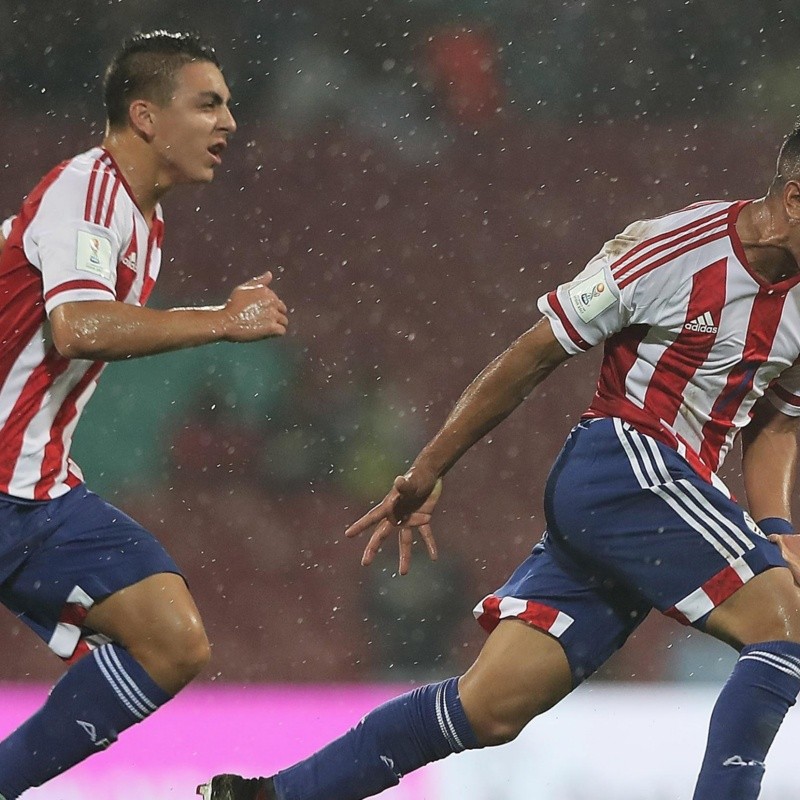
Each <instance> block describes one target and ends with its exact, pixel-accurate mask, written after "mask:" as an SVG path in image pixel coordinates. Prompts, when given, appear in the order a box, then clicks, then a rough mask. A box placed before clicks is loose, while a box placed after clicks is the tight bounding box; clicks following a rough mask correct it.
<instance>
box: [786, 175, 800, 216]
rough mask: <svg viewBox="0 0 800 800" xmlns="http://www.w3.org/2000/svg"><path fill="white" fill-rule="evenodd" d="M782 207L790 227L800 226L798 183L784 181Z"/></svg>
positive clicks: (799, 184) (799, 188) (799, 192)
mask: <svg viewBox="0 0 800 800" xmlns="http://www.w3.org/2000/svg"><path fill="white" fill-rule="evenodd" d="M783 207H784V209H786V216H787V217H788V218H789V222H790V223H791V224H792V225H798V224H800V181H786V183H785V184H784V187H783Z"/></svg>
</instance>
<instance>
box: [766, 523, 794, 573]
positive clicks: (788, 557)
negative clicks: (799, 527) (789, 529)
mask: <svg viewBox="0 0 800 800" xmlns="http://www.w3.org/2000/svg"><path fill="white" fill-rule="evenodd" d="M767 538H768V539H769V540H770V541H771V542H775V544H777V545H778V547H779V548H780V550H781V555H782V556H783V558H784V560H785V561H786V564H787V566H788V567H789V571H790V572H791V573H792V577H793V578H794V582H795V583H796V584H797V585H798V586H800V535H798V534H796V533H785V534H779V533H773V534H770V535H769V536H768V537H767Z"/></svg>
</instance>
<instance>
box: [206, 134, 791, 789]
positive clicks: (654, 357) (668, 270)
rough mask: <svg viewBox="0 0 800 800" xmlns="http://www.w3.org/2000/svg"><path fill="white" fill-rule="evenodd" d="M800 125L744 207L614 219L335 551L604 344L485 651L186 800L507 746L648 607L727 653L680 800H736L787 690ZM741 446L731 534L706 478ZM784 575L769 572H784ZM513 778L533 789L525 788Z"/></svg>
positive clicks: (408, 518) (422, 512)
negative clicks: (592, 385)
mask: <svg viewBox="0 0 800 800" xmlns="http://www.w3.org/2000/svg"><path fill="white" fill-rule="evenodd" d="M799 264H800V129H798V130H795V131H794V132H793V133H792V134H791V135H790V136H788V137H787V139H786V140H785V142H784V144H783V146H782V148H781V151H780V155H779V158H778V164H777V174H776V175H775V178H774V180H773V181H772V184H771V186H770V187H769V191H768V192H767V194H766V196H765V197H763V198H760V199H758V200H752V201H748V200H745V201H740V202H720V201H712V202H705V203H698V204H696V205H693V206H690V207H689V208H686V209H683V210H681V211H677V212H674V213H671V214H667V215H666V216H663V217H660V218H658V219H651V220H646V221H639V222H635V223H633V224H632V225H630V226H629V227H628V228H626V230H625V231H624V232H623V233H621V234H620V235H619V236H617V237H616V238H614V239H612V240H611V241H609V242H607V243H606V244H605V246H604V247H603V248H602V250H601V251H600V252H599V253H598V254H597V255H596V256H595V257H594V258H593V259H592V260H591V261H590V262H589V264H588V265H587V266H586V268H585V269H584V270H583V271H582V272H581V273H580V274H579V275H578V276H577V277H576V278H575V279H574V280H573V281H571V282H569V283H566V284H564V285H562V286H559V287H558V288H557V289H555V290H554V291H552V292H550V293H549V294H547V295H545V296H544V297H542V298H540V300H539V309H540V311H541V312H542V314H543V318H542V319H540V320H539V321H538V322H537V323H536V324H535V325H534V326H533V327H532V328H531V329H530V330H529V331H527V332H526V333H524V334H523V335H522V336H520V338H519V339H517V340H516V341H515V342H514V343H513V344H511V346H510V347H509V348H508V349H507V350H506V351H505V352H504V353H502V354H501V355H500V356H498V357H497V358H496V359H495V360H494V361H493V362H492V363H491V364H489V365H488V366H487V367H486V368H485V369H484V370H483V372H481V374H480V375H478V377H477V378H476V379H475V380H474V381H473V382H472V384H471V385H470V386H469V387H468V388H467V389H466V391H465V392H464V393H463V395H462V396H461V398H460V399H459V400H458V402H457V403H456V405H455V407H454V409H453V411H452V412H451V413H450V415H449V417H448V418H447V420H446V421H445V423H444V425H443V427H442V428H441V429H440V430H439V432H438V433H437V434H436V435H435V436H434V437H433V438H432V439H431V441H430V442H429V443H428V444H427V445H426V446H425V447H424V448H423V449H422V451H421V452H420V454H419V455H418V456H417V458H416V459H415V461H414V462H413V464H412V466H411V468H410V470H409V471H408V472H407V473H406V474H405V475H403V476H400V477H398V478H397V479H396V480H395V482H394V486H393V487H392V489H391V490H390V492H389V493H388V494H387V495H386V497H385V498H384V500H383V501H382V502H381V503H380V504H379V505H377V506H376V507H375V508H373V509H372V510H371V511H369V512H368V513H367V514H366V515H365V516H363V517H362V518H361V519H360V520H358V521H357V522H356V523H355V524H353V525H352V526H351V527H350V528H349V529H348V531H347V535H348V536H358V535H359V534H362V533H364V532H366V531H368V530H372V535H371V538H370V539H369V543H368V544H367V546H366V549H365V551H364V555H363V563H364V564H371V563H372V561H373V560H374V559H375V556H376V553H377V552H378V550H379V548H380V547H381V545H382V544H383V543H384V542H385V541H386V539H387V537H389V536H390V535H392V534H394V533H396V534H397V535H398V536H399V548H400V573H401V574H404V573H406V572H407V571H408V569H409V565H410V558H411V552H412V550H411V547H412V538H413V532H414V530H415V529H417V530H418V531H419V534H420V535H421V537H422V539H423V540H424V541H425V543H426V545H427V549H428V552H429V554H430V556H431V557H435V555H436V544H435V541H434V538H433V535H432V532H431V528H430V519H431V513H432V512H433V510H434V506H435V505H436V502H437V499H438V496H439V493H440V491H441V480H442V477H443V476H444V475H445V474H446V473H447V471H448V470H449V469H450V468H451V467H452V466H453V464H454V463H455V462H456V461H457V460H458V459H459V457H460V456H462V455H463V454H464V452H466V451H467V450H468V449H469V448H470V447H471V446H472V445H473V444H475V443H476V442H477V441H478V440H479V439H480V438H481V437H482V436H484V435H485V434H486V433H487V432H488V431H490V430H491V429H492V428H493V427H494V426H495V425H497V424H498V423H499V422H500V421H501V420H503V419H504V418H505V417H506V416H507V415H508V414H510V413H511V412H512V411H513V409H514V408H516V407H517V406H518V405H519V404H520V403H521V402H522V400H523V399H524V398H525V397H526V396H527V395H529V394H530V393H531V391H532V390H533V389H534V388H535V387H536V386H537V385H538V384H539V383H540V382H541V381H542V380H544V379H545V378H546V377H547V376H548V375H549V374H550V372H552V370H553V369H554V368H555V367H556V366H557V365H558V364H560V363H561V362H562V361H564V360H565V359H567V358H568V357H570V356H572V355H576V354H578V353H581V352H583V351H585V350H588V349H589V348H590V347H592V346H594V345H596V344H599V343H600V342H604V343H605V344H604V346H605V350H604V358H603V363H602V367H601V371H600V376H599V382H598V387H597V393H596V395H595V397H594V400H593V401H592V403H591V405H590V407H589V409H588V411H587V412H586V413H585V414H584V416H583V417H582V419H581V420H580V421H579V423H578V424H577V426H576V427H575V428H573V430H572V431H571V433H570V434H569V437H568V439H567V441H566V444H565V445H564V448H563V450H562V452H561V453H560V455H559V456H558V458H557V459H556V461H555V463H554V465H553V467H552V470H551V472H550V476H549V478H548V482H547V486H546V490H545V496H544V509H545V516H546V521H547V530H546V533H545V535H544V537H543V538H542V540H541V541H540V542H539V543H538V544H537V545H536V546H535V547H534V548H533V551H532V553H531V554H530V556H529V557H528V558H527V559H525V561H524V562H523V563H522V564H521V565H520V566H519V567H518V568H517V570H516V571H515V572H514V573H513V574H512V575H511V577H510V578H509V579H508V580H507V581H506V583H505V584H504V585H503V586H502V587H501V588H500V589H498V590H497V591H496V592H495V593H494V594H492V595H490V596H489V597H487V598H485V599H484V600H483V601H482V602H481V603H480V604H479V605H478V607H477V608H476V610H475V614H476V616H477V618H478V620H479V622H480V623H481V624H482V625H483V627H485V628H486V629H487V630H489V631H491V633H490V635H489V637H488V639H487V641H486V644H485V645H484V647H483V649H482V651H481V653H480V655H479V656H478V658H477V660H476V661H475V663H474V664H473V665H472V666H471V667H470V669H469V670H468V671H467V672H466V673H465V674H464V675H463V676H461V677H460V678H451V679H449V680H446V681H443V682H442V683H439V684H434V685H430V686H425V687H422V688H419V689H416V690H415V691H413V692H411V693H409V694H406V695H403V696H401V697H398V698H396V699H395V700H392V701H390V702H388V703H386V704H384V705H383V706H380V707H379V708H377V709H375V710H374V711H372V712H371V713H369V714H368V715H367V716H366V717H365V718H364V719H363V720H361V722H359V723H358V725H356V726H355V727H354V728H353V729H351V730H350V731H348V732H347V733H345V734H344V736H342V737H341V738H340V739H337V740H336V741H334V742H332V743H331V744H329V745H327V746H326V747H325V748H323V749H322V750H320V751H319V752H317V753H315V754H314V755H312V756H310V757H309V758H307V759H306V760H304V761H302V762H300V763H298V764H296V765H294V766H292V767H289V768H288V769H285V770H283V771H280V772H278V773H277V774H276V775H274V776H273V777H271V778H253V779H243V778H240V777H238V776H235V775H220V776H216V777H214V778H213V779H212V780H211V781H210V782H209V783H208V784H205V785H203V786H201V787H200V791H201V793H202V794H203V796H204V797H205V798H206V800H270V798H277V800H357V798H363V797H369V796H371V795H374V794H378V793H380V792H381V791H382V790H384V789H386V788H387V787H389V786H393V785H394V784H396V783H397V782H398V781H399V780H400V779H401V778H402V776H403V775H405V774H407V773H409V772H411V771H412V770H415V769H417V768H418V767H421V766H422V765H423V764H427V763H429V762H431V761H435V760H437V759H440V758H443V757H445V756H447V755H449V754H450V753H455V752H459V751H462V750H467V749H471V748H478V747H487V746H490V745H498V744H501V743H503V742H508V741H509V740H511V739H513V738H514V737H515V736H517V734H518V733H519V732H520V731H521V730H522V729H523V728H524V727H525V726H526V725H527V724H528V723H529V722H530V721H531V720H532V719H533V718H534V717H536V716H537V715H538V714H541V713H542V712H544V711H546V710H547V709H549V708H550V707H551V706H553V705H555V704H556V703H558V702H559V701H560V700H561V699H562V698H563V697H564V696H565V695H567V694H568V693H569V692H571V691H572V690H573V689H574V688H575V687H576V686H578V685H579V684H580V683H581V682H582V681H583V680H585V679H586V678H587V677H588V676H589V675H591V674H592V673H593V672H594V671H595V670H596V669H597V668H598V667H599V666H600V665H601V664H602V663H603V662H604V661H605V660H606V659H607V658H608V657H609V656H610V655H611V654H612V653H613V652H614V651H615V650H617V649H618V648H619V647H620V646H621V645H622V644H623V643H624V642H625V640H626V639H627V637H628V636H629V635H630V634H631V632H632V631H633V630H634V629H635V628H636V627H637V625H639V623H640V622H641V621H642V620H643V619H644V618H645V616H646V615H647V613H648V612H649V611H650V610H651V609H652V608H656V609H658V610H659V611H660V612H661V613H663V614H666V615H668V616H670V617H673V618H675V619H677V620H678V621H680V622H682V623H683V624H685V625H691V626H693V627H695V628H697V629H698V630H702V631H705V632H706V633H708V634H710V635H711V636H714V637H716V638H718V639H720V640H722V641H724V642H727V643H728V644H730V645H732V646H733V647H735V648H736V650H737V651H739V653H740V655H739V659H738V661H737V664H736V666H735V668H734V670H733V672H732V674H731V676H730V679H729V680H728V682H727V683H726V685H725V687H724V688H723V690H722V692H721V694H720V696H719V699H718V701H717V703H716V706H715V709H714V713H713V716H712V718H711V723H710V730H709V734H708V744H707V749H706V753H705V758H704V760H703V763H702V768H701V771H700V776H699V779H698V782H697V787H696V790H695V794H694V798H695V800H734V799H735V800H752V799H753V798H756V797H757V795H758V793H759V789H760V785H761V779H762V776H763V773H764V760H765V758H766V755H767V751H768V749H769V747H770V744H771V743H772V740H773V737H774V736H775V734H776V732H777V730H778V728H779V726H780V724H781V722H782V720H783V718H784V715H785V714H786V712H787V710H788V709H789V707H790V706H791V705H793V704H794V702H795V699H796V697H797V694H798V690H800V591H798V587H797V585H796V582H797V581H800V560H799V559H800V542H799V541H798V538H797V537H796V536H793V535H791V534H792V531H793V528H792V525H791V523H790V521H789V516H790V500H789V498H790V491H791V488H792V484H793V481H794V471H795V460H796V452H797V445H796V433H797V428H798V424H799V423H800V266H799ZM739 431H742V445H743V470H744V482H745V487H746V494H747V500H748V503H749V511H750V514H752V515H753V517H755V518H756V519H758V520H760V522H759V523H758V525H756V524H755V523H754V522H753V519H752V518H751V516H750V514H748V513H747V512H745V511H744V510H743V509H742V508H741V507H740V506H739V505H738V504H737V503H736V502H735V501H734V500H733V499H732V498H731V496H730V493H729V492H728V491H727V489H726V488H725V486H724V484H723V483H722V482H721V480H720V479H719V478H718V477H717V475H716V473H717V470H718V468H719V467H720V465H721V464H722V461H723V459H724V457H725V455H726V454H727V453H728V452H729V450H730V449H731V447H732V445H733V443H734V440H735V438H736V435H737V434H738V433H739ZM787 562H788V566H789V568H787ZM532 777H533V779H534V780H535V776H532Z"/></svg>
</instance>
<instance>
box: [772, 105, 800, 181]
mask: <svg viewBox="0 0 800 800" xmlns="http://www.w3.org/2000/svg"><path fill="white" fill-rule="evenodd" d="M786 181H800V120H798V121H797V122H796V123H795V126H794V130H793V131H792V132H791V133H790V134H789V135H788V136H787V137H786V138H785V139H784V140H783V144H782V145H781V149H780V152H779V153H778V163H777V165H776V167H775V177H774V178H773V180H772V186H770V192H775V191H779V190H780V189H782V188H783V185H784V184H785V183H786Z"/></svg>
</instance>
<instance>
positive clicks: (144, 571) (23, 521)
mask: <svg viewBox="0 0 800 800" xmlns="http://www.w3.org/2000/svg"><path fill="white" fill-rule="evenodd" d="M160 572H174V573H177V574H180V570H179V569H178V567H177V566H176V564H175V562H174V561H173V560H172V559H171V558H170V556H169V555H168V554H167V552H166V550H165V549H164V548H163V546H162V545H161V544H160V543H159V542H158V540H157V539H156V538H155V537H154V536H153V535H152V534H151V533H149V532H148V531H146V530H145V529H144V528H143V527H142V526H141V525H139V524H138V523H137V522H135V521H134V520H132V519H131V518H130V517H129V516H127V515H126V514H124V513H123V512H122V511H119V510H118V509H116V508H114V506H112V505H110V504H109V503H106V502H105V501H104V500H103V499H102V498H100V497H98V496H97V495H96V494H94V493H93V492H90V491H89V490H88V489H87V488H86V487H85V486H84V485H80V486H77V487H76V488H74V489H72V490H71V491H69V492H67V494H65V495H63V496H62V497H58V498H56V499H55V500H48V501H44V502H39V501H33V500H21V499H19V498H14V497H9V496H8V495H1V494H0V602H2V603H3V605H5V606H6V607H7V608H8V609H10V610H11V611H12V612H14V613H15V614H17V615H18V616H19V618H20V619H22V620H23V621H24V622H25V623H26V624H27V625H29V626H30V627H31V628H32V629H33V630H34V631H35V632H36V633H37V634H38V635H39V636H40V637H41V638H42V639H44V641H45V642H47V644H48V645H49V646H50V648H51V649H52V650H53V651H54V652H55V653H56V654H57V655H58V656H60V657H61V658H63V659H65V660H66V661H71V660H73V659H75V658H77V657H79V656H80V655H82V654H83V653H84V652H86V650H87V649H89V648H90V647H91V646H92V644H95V643H97V641H100V640H103V637H99V636H95V635H94V632H93V631H91V630H89V629H87V628H86V627H85V626H84V625H83V624H82V623H83V619H84V618H85V616H86V614H87V612H88V610H89V609H90V608H91V607H92V605H93V604H94V603H96V602H98V601H100V600H102V599H103V598H104V597H108V596H109V595H111V594H114V592H117V591H119V590H120V589H124V588H125V587H126V586H131V585H132V584H134V583H137V582H138V581H140V580H142V579H144V578H147V577H149V576H150V575H155V574H157V573H160Z"/></svg>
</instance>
